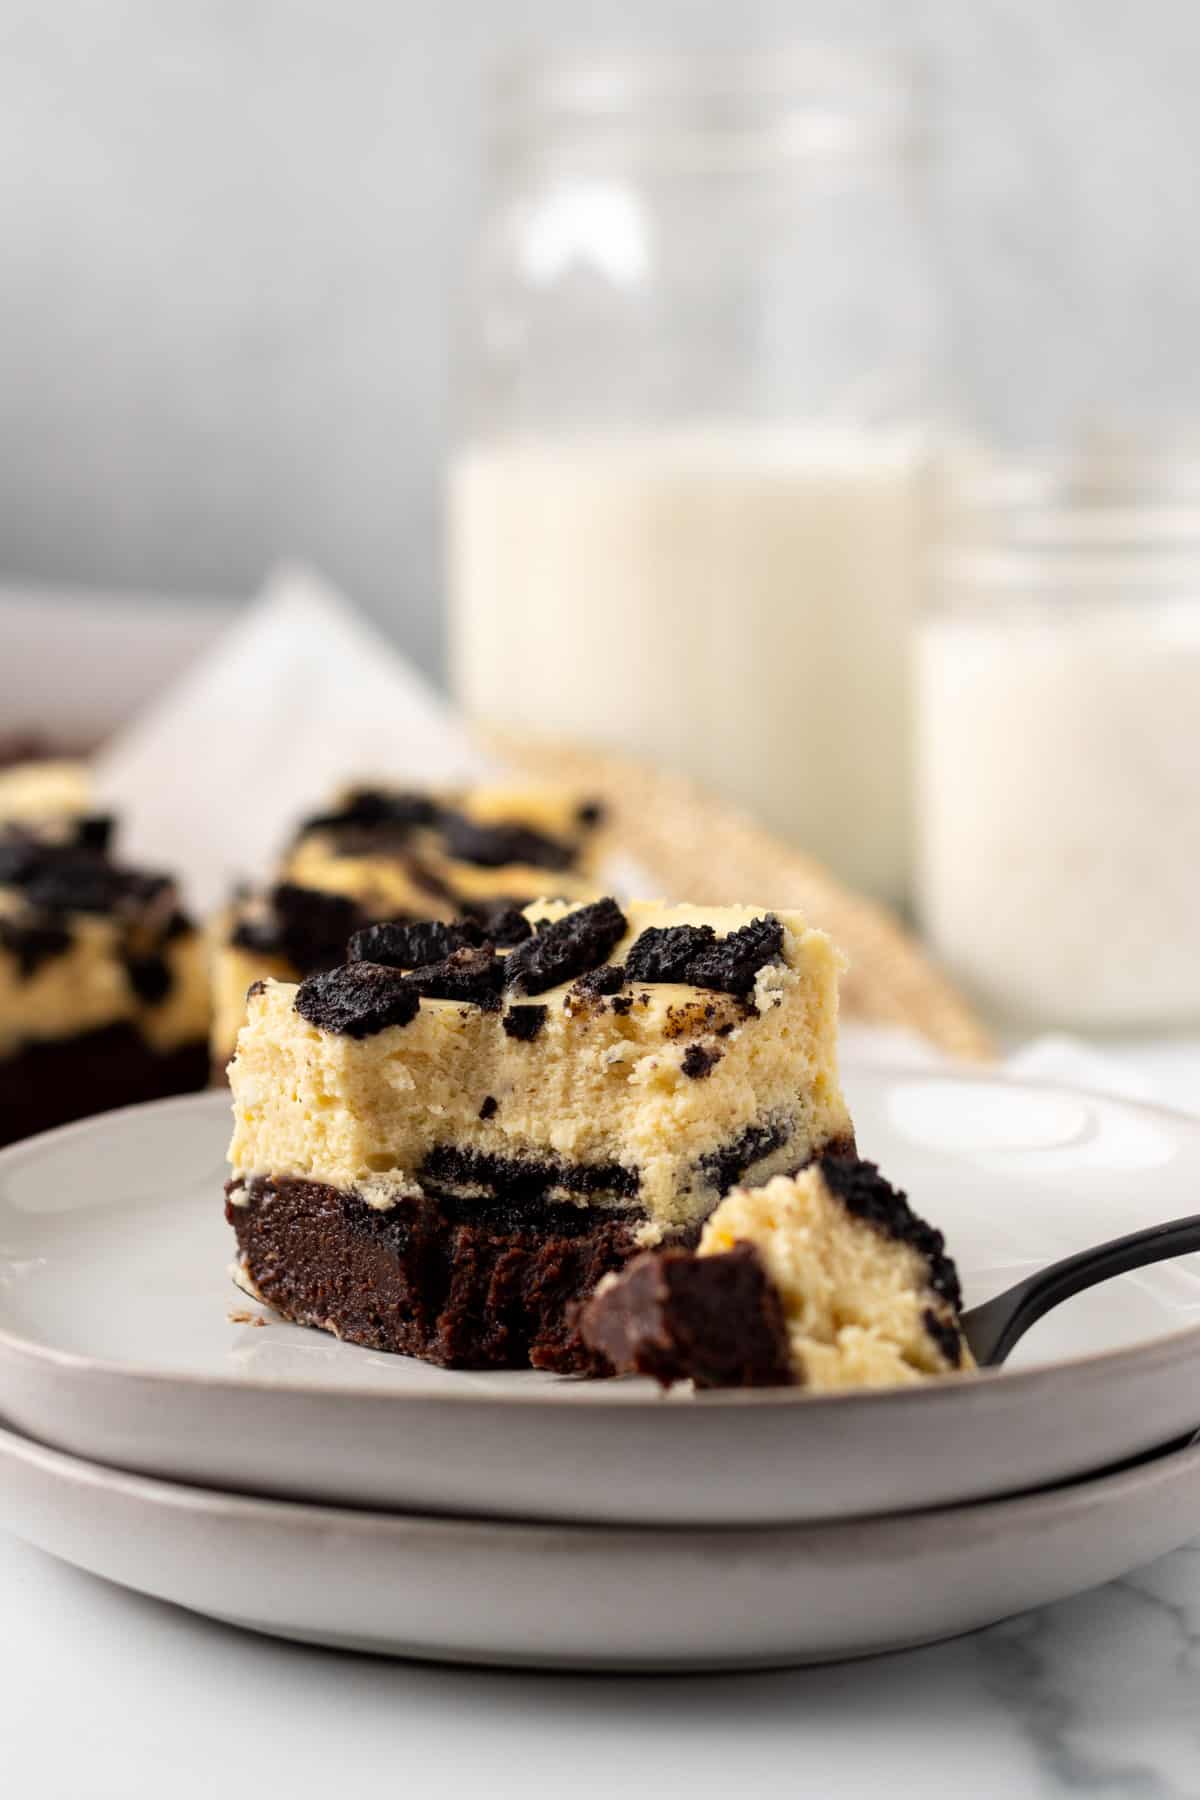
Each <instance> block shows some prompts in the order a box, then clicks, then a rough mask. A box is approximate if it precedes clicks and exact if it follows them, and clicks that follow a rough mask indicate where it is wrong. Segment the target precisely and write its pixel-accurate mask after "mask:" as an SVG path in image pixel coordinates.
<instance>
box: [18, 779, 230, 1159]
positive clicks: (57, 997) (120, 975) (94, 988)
mask: <svg viewBox="0 0 1200 1800" xmlns="http://www.w3.org/2000/svg"><path fill="white" fill-rule="evenodd" d="M16 774H17V772H16V771H14V772H13V773H12V774H10V775H9V776H7V777H6V778H5V784H4V791H0V807H3V808H7V809H8V816H7V817H6V818H0V1143H8V1142H11V1141H12V1140H13V1139H15V1138H19V1137H25V1136H28V1135H30V1134H32V1133H33V1132H35V1131H43V1130H46V1129H48V1128H49V1127H50V1126H53V1125H61V1124H65V1123H66V1122H67V1121H69V1120H71V1119H77V1118H83V1117H85V1116H86V1115H87V1114H89V1113H94V1112H103V1111H106V1110H107V1109H108V1108H110V1107H114V1106H125V1105H129V1104H132V1103H133V1102H135V1101H139V1100H150V1099H158V1098H160V1097H162V1096H163V1095H166V1094H175V1093H183V1092H186V1091H187V1090H189V1089H192V1088H198V1087H202V1086H203V1085H204V1082H205V1078H206V1074H207V1066H208V1056H207V1038H208V982H207V972H206V968H205V955H204V947H203V941H202V938H201V936H200V934H199V933H198V932H197V930H196V929H195V927H194V926H193V925H192V922H191V920H190V919H189V918H188V916H187V914H186V913H185V912H184V911H183V910H182V908H181V906H180V902H179V896H178V893H177V891H176V888H175V885H174V883H173V882H172V881H171V880H170V878H169V877H167V876H165V875H161V874H156V873H151V872H148V871H146V870H142V869H130V868H126V867H125V866H123V865H122V864H121V863H119V862H117V861H115V860H114V859H113V856H112V854H111V850H110V839H111V826H112V821H111V820H110V819H109V818H108V817H107V816H106V815H103V814H97V813H94V812H91V811H89V810H87V806H88V802H87V800H86V797H85V795H84V794H83V792H82V791H81V790H77V789H74V788H72V786H71V784H70V783H69V782H67V783H66V784H65V785H64V784H63V783H62V782H59V781H57V780H55V781H51V782H47V781H46V780H45V779H44V778H43V775H42V773H39V775H38V776H37V777H36V778H35V777H33V776H30V777H29V778H28V779H26V780H24V781H22V782H20V783H18V782H17V780H16V779H15V777H16ZM17 790H19V792H17ZM14 792H17V798H18V800H19V804H13V799H14Z"/></svg>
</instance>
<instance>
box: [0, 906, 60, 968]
mask: <svg viewBox="0 0 1200 1800" xmlns="http://www.w3.org/2000/svg"><path fill="white" fill-rule="evenodd" d="M70 948H71V933H70V932H69V931H68V930H67V929H66V927H65V926H63V925H53V924H47V923H44V922H43V921H41V920H38V919H31V920H28V921H21V920H17V919H3V918H0V950H6V951H7V952H8V954H9V955H10V956H11V957H14V958H15V960H16V964H17V971H18V973H19V974H20V977H21V979H22V981H29V980H30V979H31V978H32V977H33V976H34V975H36V974H37V972H38V970H39V969H40V968H41V967H42V964H43V963H47V962H50V961H51V960H52V958H54V957H56V956H62V955H63V954H64V952H66V951H67V950H69V949H70Z"/></svg>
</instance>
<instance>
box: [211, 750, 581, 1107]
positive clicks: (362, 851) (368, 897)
mask: <svg viewBox="0 0 1200 1800" xmlns="http://www.w3.org/2000/svg"><path fill="white" fill-rule="evenodd" d="M607 841H608V833H607V832H606V830H605V820H604V814H603V809H602V808H601V807H600V806H598V805H596V804H595V803H594V802H591V801H589V800H588V799H587V798H586V797H582V796H580V795H578V794H576V793H573V792H571V791H570V790H568V789H561V788H555V787H550V786H544V785H540V784H532V783H526V784H518V785H487V786H480V787H475V788H470V789H463V790H458V791H455V792H440V793H434V792H424V791H416V790H413V789H408V788H401V787H396V786H389V785H385V784H382V783H372V784H370V785H365V784H364V785H360V786H355V787H350V788H346V789H344V790H342V792H341V793H339V794H338V795H337V796H336V798H335V799H334V800H333V802H332V803H331V804H330V805H329V806H328V807H327V808H325V810H323V811H322V812H319V813H315V814H314V815H312V816H311V817H310V818H308V819H306V820H305V821H304V822H303V824H302V825H301V826H300V828H299V830H298V832H297V833H296V836H295V838H294V839H293V841H292V843H291V845H290V846H289V848H288V850H287V851H286V853H285V855H284V857H283V860H282V862H281V864H280V866H279V868H278V869H277V870H276V874H275V880H274V882H273V883H272V884H271V885H269V886H267V887H264V888H262V889H258V890H254V891H248V892H245V893H242V894H240V895H239V896H238V897H237V898H236V899H235V900H234V902H233V904H232V905H231V906H230V907H229V908H228V909H227V910H226V911H225V912H224V913H223V914H222V915H221V916H220V917H219V919H218V920H217V923H216V927H215V931H214V944H213V1000H214V1005H213V1038H212V1061H213V1074H214V1077H215V1078H217V1079H224V1073H225V1067H226V1065H227V1063H228V1062H229V1059H230V1057H231V1056H232V1055H233V1049H234V1043H235V1040H236V1038H237V1033H238V1029H239V1027H240V1026H241V1024H242V1021H243V1020H244V1018H245V1016H246V993H247V990H248V988H249V987H250V986H251V984H252V983H253V982H255V981H259V980H262V979H263V978H267V977H269V978H272V979H274V980H277V981H301V980H303V978H304V977H305V976H306V975H312V974H316V973H318V972H320V971H321V970H323V969H330V968H334V967H336V965H337V964H338V963H340V962H342V961H343V960H344V959H345V954H346V946H347V944H348V942H349V940H350V938H351V937H352V936H353V934H354V933H355V932H356V931H359V930H361V929H362V928H363V927H364V926H365V925H368V924H371V923H374V922H377V921H380V920H394V921H399V922H405V921H409V922H411V921H414V920H421V919H439V920H442V921H444V922H450V921H454V920H463V919H472V920H475V921H477V922H479V923H481V924H482V925H484V926H486V925H487V923H488V921H489V919H490V918H491V917H492V915H493V914H495V913H497V912H503V911H505V910H506V909H509V908H513V907H517V908H519V907H522V906H525V905H527V904H528V903H529V902H530V901H531V900H536V899H539V898H541V897H543V896H545V895H552V896H554V897H555V898H558V899H563V900H583V899H588V898H590V897H592V896H593V895H595V894H596V893H597V892H598V891H599V888H600V875H599V872H598V871H599V863H600V861H601V858H602V855H603V852H604V848H605V846H606V844H607Z"/></svg>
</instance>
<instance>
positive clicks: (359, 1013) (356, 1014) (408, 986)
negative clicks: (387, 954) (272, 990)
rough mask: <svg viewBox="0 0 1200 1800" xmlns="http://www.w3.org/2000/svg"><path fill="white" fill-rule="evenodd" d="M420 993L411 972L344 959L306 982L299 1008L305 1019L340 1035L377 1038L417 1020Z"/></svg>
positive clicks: (299, 990)
mask: <svg viewBox="0 0 1200 1800" xmlns="http://www.w3.org/2000/svg"><path fill="white" fill-rule="evenodd" d="M420 1004H421V996H420V994H419V993H418V991H417V989H416V988H415V987H414V986H413V985H412V983H411V981H410V979H409V977H408V976H407V975H401V974H400V973H399V972H398V971H397V970H395V969H384V968H381V967H380V966H379V965H378V964H377V963H362V962H360V963H346V964H345V965H344V966H343V967H341V968H338V969H327V970H325V971H324V972H323V973H321V974H319V975H310V976H309V977H308V979H307V980H306V981H302V982H301V984H300V987H299V989H298V991H297V994H296V1000H295V1008H296V1011H297V1012H298V1013H299V1014H300V1016H301V1018H302V1019H307V1020H308V1022H309V1024H310V1025H316V1026H318V1027H319V1028H320V1030H322V1031H333V1032H337V1033H339V1034H340V1035H341V1036H342V1037H352V1038H365V1037H373V1036H374V1035H375V1033H376V1032H377V1031H386V1030H387V1029H388V1027H389V1026H390V1025H407V1024H408V1023H409V1021H410V1020H412V1019H415V1018H416V1016H417V1010H418V1008H419V1007H420Z"/></svg>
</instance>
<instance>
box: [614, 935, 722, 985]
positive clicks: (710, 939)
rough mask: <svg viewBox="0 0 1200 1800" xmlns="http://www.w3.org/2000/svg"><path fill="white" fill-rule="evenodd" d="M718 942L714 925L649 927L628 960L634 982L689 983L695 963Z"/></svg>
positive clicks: (627, 970)
mask: <svg viewBox="0 0 1200 1800" xmlns="http://www.w3.org/2000/svg"><path fill="white" fill-rule="evenodd" d="M716 941H717V934H716V932H715V931H714V930H713V928H712V926H711V925H647V927H646V929H645V931H643V932H642V934H641V936H640V937H639V938H638V939H637V941H636V943H635V944H634V945H633V947H632V949H631V950H630V952H629V955H628V956H627V957H626V958H625V972H626V974H627V975H628V977H629V979H630V981H654V982H660V981H686V982H690V981H691V979H692V977H691V975H690V973H689V971H690V969H691V966H692V963H693V962H694V960H695V959H696V957H698V956H699V955H700V954H701V952H702V951H704V950H708V949H710V948H711V947H712V945H714V944H715V943H716Z"/></svg>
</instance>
